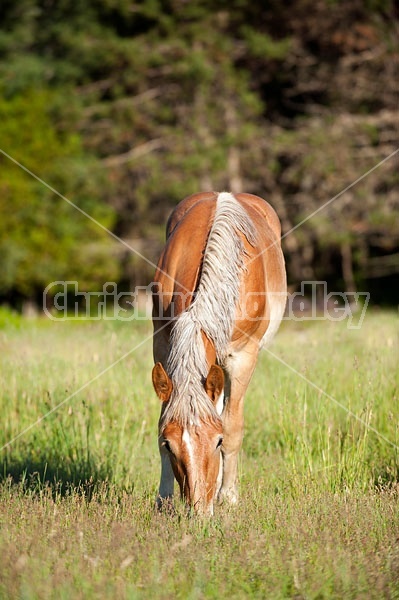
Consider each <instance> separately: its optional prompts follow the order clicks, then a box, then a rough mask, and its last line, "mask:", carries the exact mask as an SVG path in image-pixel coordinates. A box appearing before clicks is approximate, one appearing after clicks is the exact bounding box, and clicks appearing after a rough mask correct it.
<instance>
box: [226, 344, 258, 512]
mask: <svg viewBox="0 0 399 600" xmlns="http://www.w3.org/2000/svg"><path fill="white" fill-rule="evenodd" d="M251 350H252V351H249V349H248V348H247V349H246V350H245V351H244V352H240V353H237V354H235V355H232V356H231V359H230V360H229V362H228V365H227V367H228V371H229V379H230V382H229V383H230V385H229V387H230V389H229V396H228V398H227V401H226V404H225V407H224V411H223V414H222V419H223V445H222V457H221V458H222V461H223V466H222V469H223V470H222V471H221V472H220V475H219V479H220V480H221V485H220V489H219V493H218V502H219V504H221V503H222V502H224V501H227V502H229V503H230V504H236V503H237V501H238V456H239V452H240V449H241V445H242V440H243V436H244V394H245V392H246V389H247V387H248V384H249V382H250V379H251V377H252V374H253V372H254V369H255V364H256V358H257V354H258V345H256V346H255V347H254V348H253V349H251Z"/></svg>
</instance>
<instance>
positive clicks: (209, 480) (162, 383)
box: [152, 363, 224, 515]
mask: <svg viewBox="0 0 399 600" xmlns="http://www.w3.org/2000/svg"><path fill="white" fill-rule="evenodd" d="M152 380H153V384H154V388H155V391H156V393H157V395H158V397H159V398H160V399H161V400H162V402H165V403H167V402H168V401H169V399H170V397H171V394H172V390H173V384H172V381H171V379H170V378H169V376H168V375H167V373H166V371H165V370H164V368H163V366H162V364H161V363H157V364H156V365H155V366H154V368H153V372H152ZM204 388H205V391H206V393H207V394H208V396H209V398H210V399H211V401H212V402H213V403H214V404H215V405H216V402H217V401H218V399H219V397H220V396H221V394H222V392H223V388H224V376H223V371H222V369H221V368H220V367H219V366H217V365H212V367H211V368H210V370H209V373H208V376H207V378H206V381H205V382H204ZM222 442H223V428H222V422H221V419H219V418H216V419H215V416H214V414H213V416H212V417H210V418H209V419H204V420H201V421H200V422H199V423H197V424H191V423H188V424H187V425H185V426H184V425H181V424H180V423H178V422H177V421H176V420H170V421H167V422H166V423H162V420H161V425H160V432H159V447H160V451H161V454H162V453H164V454H165V453H167V455H168V456H169V459H170V463H171V465H172V468H173V473H174V475H175V477H176V480H177V482H178V484H179V486H180V493H181V496H182V498H184V499H185V500H186V502H187V504H188V505H189V506H190V507H192V508H193V509H194V510H195V512H197V513H200V514H208V515H212V514H213V502H214V497H215V493H216V485H217V479H218V474H219V465H220V449H221V446H222Z"/></svg>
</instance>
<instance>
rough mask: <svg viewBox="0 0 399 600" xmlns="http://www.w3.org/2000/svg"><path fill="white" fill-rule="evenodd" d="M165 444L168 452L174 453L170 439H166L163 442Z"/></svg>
mask: <svg viewBox="0 0 399 600" xmlns="http://www.w3.org/2000/svg"><path fill="white" fill-rule="evenodd" d="M163 446H164V448H166V450H167V451H168V452H170V453H171V454H172V450H171V447H170V444H169V441H168V440H165V441H164V443H163Z"/></svg>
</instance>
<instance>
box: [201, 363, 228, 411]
mask: <svg viewBox="0 0 399 600" xmlns="http://www.w3.org/2000/svg"><path fill="white" fill-rule="evenodd" d="M223 389H224V375H223V370H222V369H221V367H219V365H212V366H211V368H210V369H209V373H208V377H207V378H206V381H205V391H206V393H207V394H208V396H209V398H210V399H211V400H212V402H214V403H215V402H217V401H218V399H219V396H220V394H221V393H222V392H223Z"/></svg>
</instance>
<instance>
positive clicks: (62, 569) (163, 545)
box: [0, 311, 399, 598]
mask: <svg viewBox="0 0 399 600" xmlns="http://www.w3.org/2000/svg"><path fill="white" fill-rule="evenodd" d="M147 338H148V339H147ZM145 340H147V341H145ZM0 350H1V355H2V369H1V375H0V389H1V399H0V409H1V415H2V417H1V418H2V428H1V431H0V445H3V444H7V443H8V442H9V441H11V440H14V441H12V443H11V444H10V445H9V446H8V447H7V448H5V449H4V450H3V451H2V465H1V476H2V484H1V488H0V523H1V531H0V555H1V556H2V560H1V561H0V597H12V598H14V597H15V598H17V597H23V598H43V597H46V598H53V597H54V598H71V597H73V598H87V597H93V598H95V597H98V598H103V597H104V598H116V597H117V598H149V597H151V598H171V597H177V598H203V597H207V598H242V597H254V598H288V597H295V598H343V597H350V598H358V597H359V598H371V597H373V598H381V597H387V598H394V597H399V585H398V584H397V581H398V573H399V550H398V546H397V539H398V537H399V519H398V514H399V513H398V491H399V488H398V465H399V459H398V448H397V444H398V442H399V435H398V425H399V406H398V368H397V364H398V337H397V321H396V316H395V315H394V314H393V313H372V312H371V311H369V313H368V314H367V315H366V319H365V321H364V323H363V326H362V327H361V329H359V330H350V329H347V327H346V324H345V323H344V322H343V323H329V322H320V323H292V322H285V323H284V324H283V327H282V329H281V330H280V332H279V334H278V336H277V338H276V340H275V343H274V344H273V346H272V348H271V350H272V352H273V353H274V354H275V355H276V356H278V357H280V358H281V359H283V360H284V362H285V363H286V364H283V363H282V362H280V361H279V360H277V359H276V358H275V357H273V356H272V355H271V354H269V353H268V352H267V351H266V352H263V353H262V355H261V357H260V360H259V364H258V367H257V370H256V373H255V376H254V378H253V381H252V382H251V385H250V388H249V390H248V394H247V400H246V434H245V440H244V447H243V452H242V457H241V460H240V474H241V483H240V489H241V503H240V504H239V506H238V507H237V508H235V509H229V508H227V507H220V508H218V509H217V510H216V514H215V518H214V519H213V520H211V521H202V520H200V519H187V518H186V517H185V513H184V510H183V508H182V507H181V506H180V505H179V503H177V507H176V515H175V516H174V517H170V516H166V515H162V516H159V515H155V514H154V511H153V502H154V498H155V493H156V487H157V483H158V476H159V464H158V462H159V461H158V454H157V440H156V424H157V418H158V413H159V401H158V400H157V398H156V396H155V394H154V393H153V391H152V388H151V379H150V371H151V364H152V355H151V327H150V324H148V323H145V322H140V323H128V324H126V323H109V322H105V323H68V322H65V323H62V322H61V323H53V322H50V321H44V320H40V319H39V320H37V321H25V320H23V319H17V318H13V319H12V320H11V321H10V323H9V324H7V323H4V322H3V325H2V329H0ZM122 357H124V358H122ZM119 359H121V360H119ZM114 363H115V364H114ZM110 365H114V366H112V368H109V367H110ZM287 365H289V366H287ZM301 376H302V377H301ZM312 384H313V385H312ZM77 390H80V391H78V392H77ZM57 406H59V407H58V408H56V407H57ZM51 411H53V412H51ZM46 414H48V416H45V415H46ZM43 417H44V418H43ZM39 420H40V421H39ZM32 425H33V426H32Z"/></svg>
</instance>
